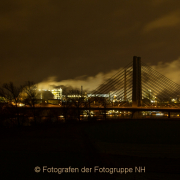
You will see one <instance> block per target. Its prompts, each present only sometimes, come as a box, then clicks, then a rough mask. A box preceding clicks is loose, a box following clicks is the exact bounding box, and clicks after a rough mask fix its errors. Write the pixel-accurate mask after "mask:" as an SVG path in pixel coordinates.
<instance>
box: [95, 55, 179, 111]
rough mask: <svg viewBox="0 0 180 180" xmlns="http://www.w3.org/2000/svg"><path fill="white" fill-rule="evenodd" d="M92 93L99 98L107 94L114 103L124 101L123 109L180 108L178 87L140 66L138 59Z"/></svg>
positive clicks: (155, 72)
mask: <svg viewBox="0 0 180 180" xmlns="http://www.w3.org/2000/svg"><path fill="white" fill-rule="evenodd" d="M92 94H97V96H98V97H102V94H109V95H110V96H111V97H114V102H116V101H119V102H124V103H123V106H131V107H152V106H155V107H157V108H158V107H159V108H162V107H173V108H180V85H178V84H177V83H175V82H173V81H172V80H170V79H168V78H167V77H165V76H164V75H162V74H160V73H159V72H157V71H156V70H154V69H153V68H151V67H150V66H148V65H146V64H144V63H142V62H141V57H137V56H134V57H133V62H131V63H130V64H128V65H127V66H126V67H124V68H123V69H121V70H120V71H119V72H117V73H116V74H115V75H114V76H112V77H111V78H109V79H108V80H107V81H106V82H104V83H103V84H101V85H100V86H99V87H97V88H96V89H95V90H94V91H93V92H92ZM121 104H122V103H120V105H121Z"/></svg>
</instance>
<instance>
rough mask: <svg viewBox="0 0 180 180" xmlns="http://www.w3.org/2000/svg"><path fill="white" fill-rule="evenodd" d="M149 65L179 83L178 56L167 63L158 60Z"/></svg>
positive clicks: (179, 60)
mask: <svg viewBox="0 0 180 180" xmlns="http://www.w3.org/2000/svg"><path fill="white" fill-rule="evenodd" d="M151 67H152V68H153V69H155V70H156V71H158V72H159V73H161V74H163V75H164V76H166V77H167V78H169V79H170V80H172V81H174V82H175V83H177V84H179V85H180V58H178V59H177V60H174V61H172V62H169V63H163V62H159V63H158V64H157V65H155V66H151Z"/></svg>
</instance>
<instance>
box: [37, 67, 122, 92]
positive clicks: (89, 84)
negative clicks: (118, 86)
mask: <svg viewBox="0 0 180 180" xmlns="http://www.w3.org/2000/svg"><path fill="white" fill-rule="evenodd" d="M119 70H121V68H120V69H118V70H112V71H110V72H108V73H106V74H105V73H102V72H101V73H98V74H97V75H95V76H90V77H87V76H80V77H76V78H75V79H67V80H63V81H59V82H58V81H56V77H55V76H54V77H49V78H48V79H47V80H45V81H43V82H41V83H39V84H38V89H52V88H53V87H55V86H66V87H70V88H75V89H80V88H81V86H83V90H86V91H92V90H94V89H96V88H97V87H98V86H99V85H101V84H102V83H103V82H104V81H106V80H107V79H109V78H111V77H112V76H113V75H114V74H115V73H116V72H118V71H119Z"/></svg>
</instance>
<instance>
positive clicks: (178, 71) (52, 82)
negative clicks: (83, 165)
mask: <svg viewBox="0 0 180 180" xmlns="http://www.w3.org/2000/svg"><path fill="white" fill-rule="evenodd" d="M150 66H151V67H152V68H153V69H155V70H156V71H158V72H159V73H161V74H163V75H164V76H166V77H167V78H169V79H171V80H172V81H174V82H175V83H177V84H180V79H179V77H180V58H178V59H177V60H174V61H172V62H170V63H167V62H166V63H163V62H159V63H158V64H157V65H150ZM121 69H122V68H119V69H116V70H111V71H110V72H108V73H103V72H100V73H98V74H97V75H95V76H89V77H87V76H86V75H84V76H80V77H76V78H74V79H67V80H62V81H56V77H55V76H53V77H49V78H47V80H44V81H42V82H40V83H39V84H38V88H39V89H52V88H53V87H55V86H66V87H70V88H75V89H80V88H81V86H83V90H86V91H92V90H94V89H96V88H97V87H98V86H99V85H101V84H102V83H103V82H104V81H106V80H107V79H109V78H111V77H112V76H113V75H114V74H116V73H117V72H118V71H120V70H121Z"/></svg>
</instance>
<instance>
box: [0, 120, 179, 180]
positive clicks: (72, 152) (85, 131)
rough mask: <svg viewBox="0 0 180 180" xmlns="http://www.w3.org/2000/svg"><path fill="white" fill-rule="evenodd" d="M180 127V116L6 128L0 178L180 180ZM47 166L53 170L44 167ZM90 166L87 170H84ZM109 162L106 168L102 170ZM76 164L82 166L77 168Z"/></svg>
mask: <svg viewBox="0 0 180 180" xmlns="http://www.w3.org/2000/svg"><path fill="white" fill-rule="evenodd" d="M179 129H180V121H179V120H120V121H112V122H93V123H90V122H84V123H74V124H72V123H69V124H61V125H59V126H56V127H53V126H49V127H20V128H8V129H5V128H3V129H1V141H0V142H1V148H0V160H1V165H2V167H1V169H0V172H1V176H0V177H3V178H1V179H8V177H10V178H11V179H32V180H36V179H133V180H134V179H137V180H141V179H142V180H146V179H149V180H151V179H163V180H166V179H167V180H169V179H180V130H179ZM36 166H39V167H40V168H41V171H40V172H39V173H37V172H35V170H34V168H35V167H36ZM43 166H44V169H47V168H51V169H49V170H48V171H49V172H47V170H44V172H43ZM52 167H53V168H54V169H55V168H68V170H67V169H66V172H64V171H65V169H64V170H63V169H59V172H60V170H61V171H63V172H62V173H61V174H58V172H52V171H53V170H52ZM84 167H86V168H87V169H86V172H84V173H82V172H81V170H83V171H84V169H82V168H84ZM103 167H104V169H105V168H106V169H105V170H106V172H102V171H103V169H101V168H103ZM141 167H142V169H141ZM72 168H76V172H75V169H74V170H73V169H72ZM89 168H92V169H89ZM112 168H124V170H125V168H127V169H126V171H130V168H131V171H133V172H127V173H126V174H125V173H124V172H123V169H121V173H120V172H119V173H113V171H112V170H113V169H112ZM69 169H71V171H74V172H69ZM95 169H97V170H96V172H95ZM140 169H141V171H140ZM55 171H57V169H55ZM88 171H91V172H88ZM98 171H100V173H99V172H98Z"/></svg>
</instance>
